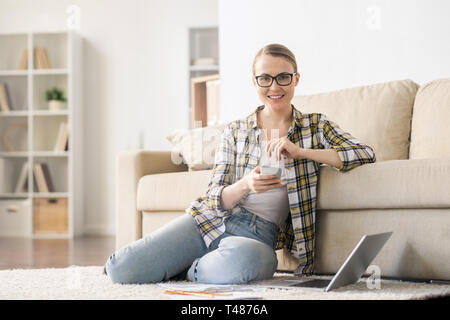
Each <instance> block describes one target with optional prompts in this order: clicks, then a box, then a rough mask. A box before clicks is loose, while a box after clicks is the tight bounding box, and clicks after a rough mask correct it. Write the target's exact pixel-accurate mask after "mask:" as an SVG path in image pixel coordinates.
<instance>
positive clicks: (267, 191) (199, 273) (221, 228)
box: [105, 44, 375, 284]
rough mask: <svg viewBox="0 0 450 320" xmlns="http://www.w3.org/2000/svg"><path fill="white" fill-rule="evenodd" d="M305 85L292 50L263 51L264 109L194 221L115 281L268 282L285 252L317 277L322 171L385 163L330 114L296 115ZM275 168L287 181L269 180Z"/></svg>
mask: <svg viewBox="0 0 450 320" xmlns="http://www.w3.org/2000/svg"><path fill="white" fill-rule="evenodd" d="M299 78H300V74H299V73H298V70H297V63H296V59H295V56H294V54H293V53H292V52H291V51H290V50H289V49H288V48H286V47H285V46H283V45H279V44H271V45H268V46H266V47H264V48H262V49H261V50H260V51H259V52H258V53H257V55H256V57H255V59H254V62H253V78H252V81H253V85H254V86H255V88H256V92H257V94H258V97H259V99H260V100H261V102H262V103H263V104H262V105H261V106H259V107H257V108H256V110H255V111H254V112H252V113H251V114H250V115H249V116H247V117H245V118H243V119H239V120H235V121H232V122H231V123H229V124H228V125H227V126H226V127H225V129H224V131H223V133H222V137H221V143H220V145H219V147H218V148H217V149H216V156H215V164H214V168H213V171H212V177H211V181H210V183H209V185H208V190H207V192H206V195H205V196H203V197H200V198H198V199H196V200H194V201H193V202H192V203H191V205H190V206H189V208H187V209H186V212H187V214H186V215H183V216H182V217H179V218H177V219H175V220H173V221H171V222H170V223H168V224H167V225H165V226H164V227H162V228H161V229H159V230H157V231H155V232H153V233H152V234H150V235H147V236H145V237H144V238H142V239H140V240H137V241H135V242H133V243H131V244H129V245H127V246H125V247H123V248H121V249H119V250H118V251H116V252H115V253H113V254H112V255H111V256H110V257H109V259H108V261H107V262H106V265H105V271H106V273H107V274H108V275H109V276H110V278H111V280H112V281H113V282H115V283H154V282H160V281H165V280H174V279H183V280H184V279H187V280H190V281H196V282H202V283H215V284H239V283H246V282H249V281H252V280H262V279H268V278H271V277H272V276H273V274H274V272H275V270H276V268H277V263H278V261H277V257H276V254H275V250H276V249H279V248H282V247H286V248H287V249H288V251H289V252H291V253H292V254H293V255H294V256H296V257H297V258H299V261H300V264H299V266H298V268H297V270H296V273H300V274H312V273H313V271H314V239H315V209H316V200H317V196H316V195H317V183H318V178H319V165H320V164H327V165H329V166H333V167H335V168H336V169H338V170H341V171H345V170H350V169H352V168H354V167H356V166H359V165H362V164H365V163H372V162H375V154H374V152H373V150H372V148H370V147H369V146H367V145H365V144H363V143H361V142H359V141H358V140H357V139H355V138H354V137H352V136H351V135H350V134H349V133H346V132H344V131H343V130H341V129H340V128H339V127H338V126H337V125H336V124H335V123H333V122H332V121H330V120H329V119H327V117H326V116H325V115H324V114H320V113H311V114H306V113H305V114H303V113H301V112H300V111H299V110H298V109H296V108H295V107H294V106H293V105H292V104H291V100H292V98H293V96H294V90H295V87H296V86H297V84H298V82H299ZM267 163H268V164H271V165H272V166H278V167H280V168H281V172H282V175H281V177H276V176H274V175H271V174H262V173H261V166H262V165H264V164H267Z"/></svg>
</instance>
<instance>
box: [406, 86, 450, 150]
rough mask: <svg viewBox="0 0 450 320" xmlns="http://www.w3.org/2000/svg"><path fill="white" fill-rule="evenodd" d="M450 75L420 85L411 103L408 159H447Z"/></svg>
mask: <svg viewBox="0 0 450 320" xmlns="http://www.w3.org/2000/svg"><path fill="white" fill-rule="evenodd" d="M448 119H450V78H448V79H439V80H434V81H431V82H429V83H427V84H424V85H423V86H421V87H420V88H419V90H418V91H417V95H416V100H415V102H414V109H413V117H412V129H411V147H410V153H409V157H410V159H426V158H450V143H449V137H450V124H449V121H448Z"/></svg>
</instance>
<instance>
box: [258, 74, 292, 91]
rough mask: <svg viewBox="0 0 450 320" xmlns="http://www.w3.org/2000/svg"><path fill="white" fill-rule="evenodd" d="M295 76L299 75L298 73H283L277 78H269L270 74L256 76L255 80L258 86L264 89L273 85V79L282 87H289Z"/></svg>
mask: <svg viewBox="0 0 450 320" xmlns="http://www.w3.org/2000/svg"><path fill="white" fill-rule="evenodd" d="M294 74H297V72H294V73H287V72H283V73H280V74H278V75H276V76H275V77H272V76H269V75H268V74H263V75H261V76H255V79H256V83H257V84H258V86H260V87H262V88H268V87H270V86H271V85H272V83H273V79H275V81H276V82H277V83H278V85H280V86H288V85H290V84H291V83H292V77H293V76H294Z"/></svg>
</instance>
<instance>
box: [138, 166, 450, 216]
mask: <svg viewBox="0 0 450 320" xmlns="http://www.w3.org/2000/svg"><path fill="white" fill-rule="evenodd" d="M211 174H212V170H201V171H191V172H173V173H159V174H152V175H147V176H144V177H142V178H141V179H140V180H139V185H138V195H137V208H138V210H141V211H164V210H167V211H169V210H173V211H177V210H179V211H185V209H186V208H187V207H188V206H189V205H190V203H191V202H192V201H193V200H195V199H196V198H197V197H200V196H203V195H205V194H206V190H207V187H208V183H209V181H210V179H211ZM437 185H438V186H439V188H436V186H437ZM448 190H450V159H417V160H391V161H384V162H376V163H372V164H367V165H364V166H360V167H357V168H354V169H352V170H350V171H348V172H345V173H342V172H339V171H337V170H335V169H334V168H331V167H328V166H322V167H321V169H320V182H319V186H318V197H317V208H318V209H319V210H322V209H328V210H340V209H377V208H378V209H382V208H449V207H450V197H449V196H448Z"/></svg>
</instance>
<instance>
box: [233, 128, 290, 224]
mask: <svg viewBox="0 0 450 320" xmlns="http://www.w3.org/2000/svg"><path fill="white" fill-rule="evenodd" d="M264 136H265V135H264V133H262V134H260V135H259V137H260V145H259V147H260V148H261V152H260V154H261V157H260V159H259V163H258V165H259V166H260V167H261V165H262V164H267V162H270V163H271V164H272V166H273V165H275V166H279V167H280V168H281V183H282V184H283V186H281V187H279V188H274V189H270V190H267V191H264V192H262V193H256V192H254V191H250V192H249V193H248V195H247V197H246V199H245V200H244V201H243V202H242V203H241V205H242V206H243V207H244V208H245V209H247V210H248V211H250V212H252V213H253V214H255V215H257V216H260V217H261V218H263V219H266V220H268V221H270V222H273V223H275V224H276V225H278V226H279V227H281V228H284V223H285V220H286V218H287V216H288V214H289V210H290V208H289V198H288V193H287V188H286V170H285V167H284V156H281V157H282V158H281V160H280V161H276V159H275V156H274V155H272V157H271V158H269V156H268V155H267V153H266V152H265V147H266V145H267V140H266V139H265V137H264Z"/></svg>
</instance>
